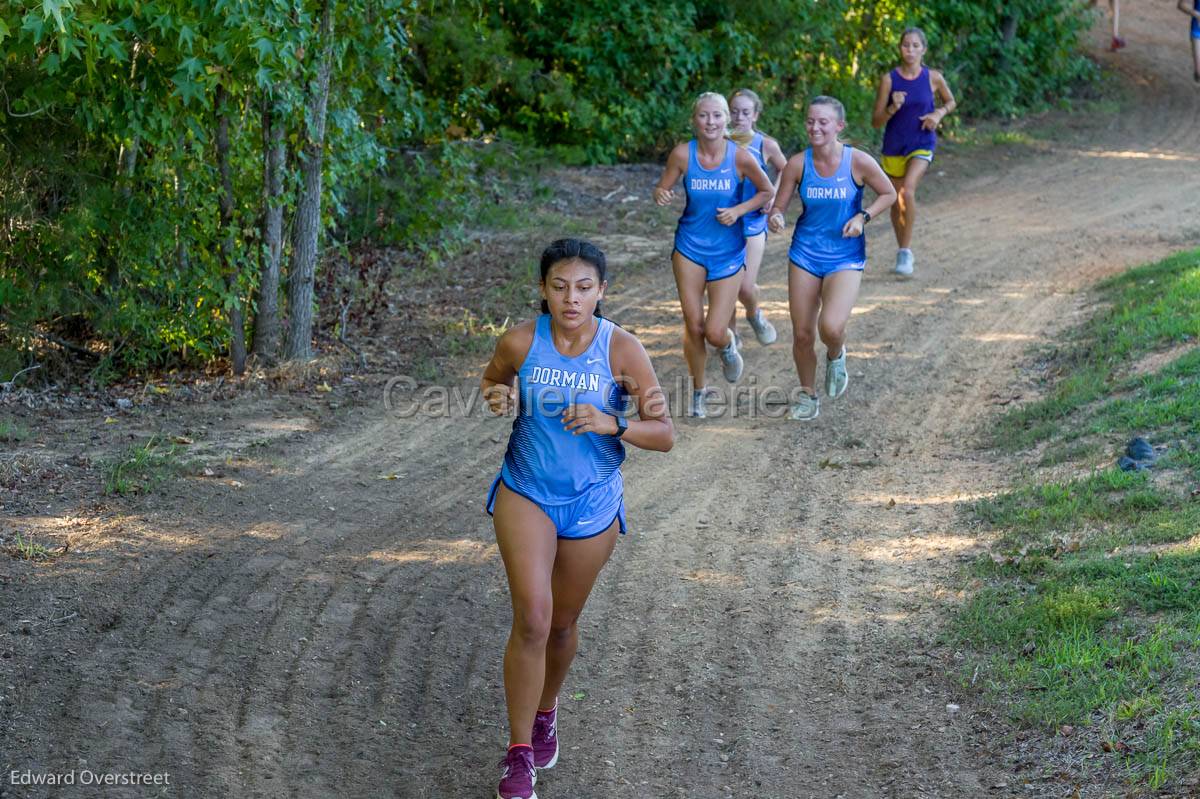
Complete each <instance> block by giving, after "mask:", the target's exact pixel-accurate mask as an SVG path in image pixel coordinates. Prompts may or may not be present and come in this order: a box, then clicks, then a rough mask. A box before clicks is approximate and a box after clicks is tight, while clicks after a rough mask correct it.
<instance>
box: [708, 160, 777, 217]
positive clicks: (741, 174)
mask: <svg viewBox="0 0 1200 799" xmlns="http://www.w3.org/2000/svg"><path fill="white" fill-rule="evenodd" d="M734 166H735V167H736V168H737V173H738V179H739V180H740V179H741V178H749V179H750V182H751V183H753V184H754V188H756V189H758V191H757V192H756V193H755V195H754V196H753V197H751V198H750V199H749V200H746V201H745V202H742V203H738V204H737V205H734V206H732V207H730V208H718V209H717V212H718V213H717V221H718V222H720V223H721V224H722V225H732V224H733V223H734V222H737V221H738V220H739V219H741V218H742V217H743V216H745V215H746V214H748V213H750V212H751V211H756V210H758V209H759V208H762V207H763V206H764V205H766V204H767V203H769V202H771V197H772V196H774V193H775V187H774V186H772V185H771V179H770V178H768V177H767V173H766V172H763V170H762V167H761V166H759V165H758V159H757V158H755V157H754V156H753V155H751V154H750V151H749V150H745V149H742V148H740V147H739V148H738V150H737V154H736V155H735V156H734Z"/></svg>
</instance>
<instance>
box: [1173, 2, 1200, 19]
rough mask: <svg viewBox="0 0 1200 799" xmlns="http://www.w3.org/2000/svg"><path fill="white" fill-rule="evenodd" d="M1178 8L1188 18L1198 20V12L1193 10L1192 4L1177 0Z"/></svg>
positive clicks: (1199, 12)
mask: <svg viewBox="0 0 1200 799" xmlns="http://www.w3.org/2000/svg"><path fill="white" fill-rule="evenodd" d="M1178 8H1179V10H1180V11H1182V12H1183V13H1185V14H1187V15H1188V16H1189V17H1194V18H1195V19H1200V11H1197V10H1196V9H1195V7H1194V6H1193V4H1192V3H1189V2H1188V0H1179V6H1178Z"/></svg>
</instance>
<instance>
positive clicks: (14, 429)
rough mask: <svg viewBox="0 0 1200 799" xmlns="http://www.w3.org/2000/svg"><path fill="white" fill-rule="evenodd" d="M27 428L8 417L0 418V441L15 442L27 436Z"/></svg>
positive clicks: (28, 434)
mask: <svg viewBox="0 0 1200 799" xmlns="http://www.w3.org/2000/svg"><path fill="white" fill-rule="evenodd" d="M29 436H30V432H29V428H28V427H26V426H25V425H23V424H21V423H19V422H15V421H12V420H10V419H0V441H3V442H5V443H6V444H16V443H19V442H21V441H24V440H25V439H27V438H29Z"/></svg>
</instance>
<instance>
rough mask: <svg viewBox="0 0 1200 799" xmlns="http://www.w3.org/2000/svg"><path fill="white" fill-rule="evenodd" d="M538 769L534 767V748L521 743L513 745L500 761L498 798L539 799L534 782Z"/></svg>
mask: <svg viewBox="0 0 1200 799" xmlns="http://www.w3.org/2000/svg"><path fill="white" fill-rule="evenodd" d="M535 782H537V771H535V770H534V768H533V749H532V748H530V747H528V746H524V745H520V746H514V747H511V748H510V749H509V750H508V754H506V755H505V756H504V759H503V760H501V761H500V787H499V788H497V789H496V799H537V794H536V793H534V792H533V784H534V783H535Z"/></svg>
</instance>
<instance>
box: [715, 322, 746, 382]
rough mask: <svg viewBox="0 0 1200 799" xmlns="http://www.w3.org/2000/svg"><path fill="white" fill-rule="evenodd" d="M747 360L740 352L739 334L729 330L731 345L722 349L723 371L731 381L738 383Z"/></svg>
mask: <svg viewBox="0 0 1200 799" xmlns="http://www.w3.org/2000/svg"><path fill="white" fill-rule="evenodd" d="M745 365H746V362H745V361H743V360H742V356H741V353H739V352H738V346H737V334H736V333H734V332H733V330H732V329H730V331H729V346H728V347H725V348H724V349H722V350H721V372H722V374H724V375H725V379H726V380H728V381H729V382H730V383H736V382H737V381H738V378H739V377H741V376H742V368H743V367H744V366H745Z"/></svg>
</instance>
